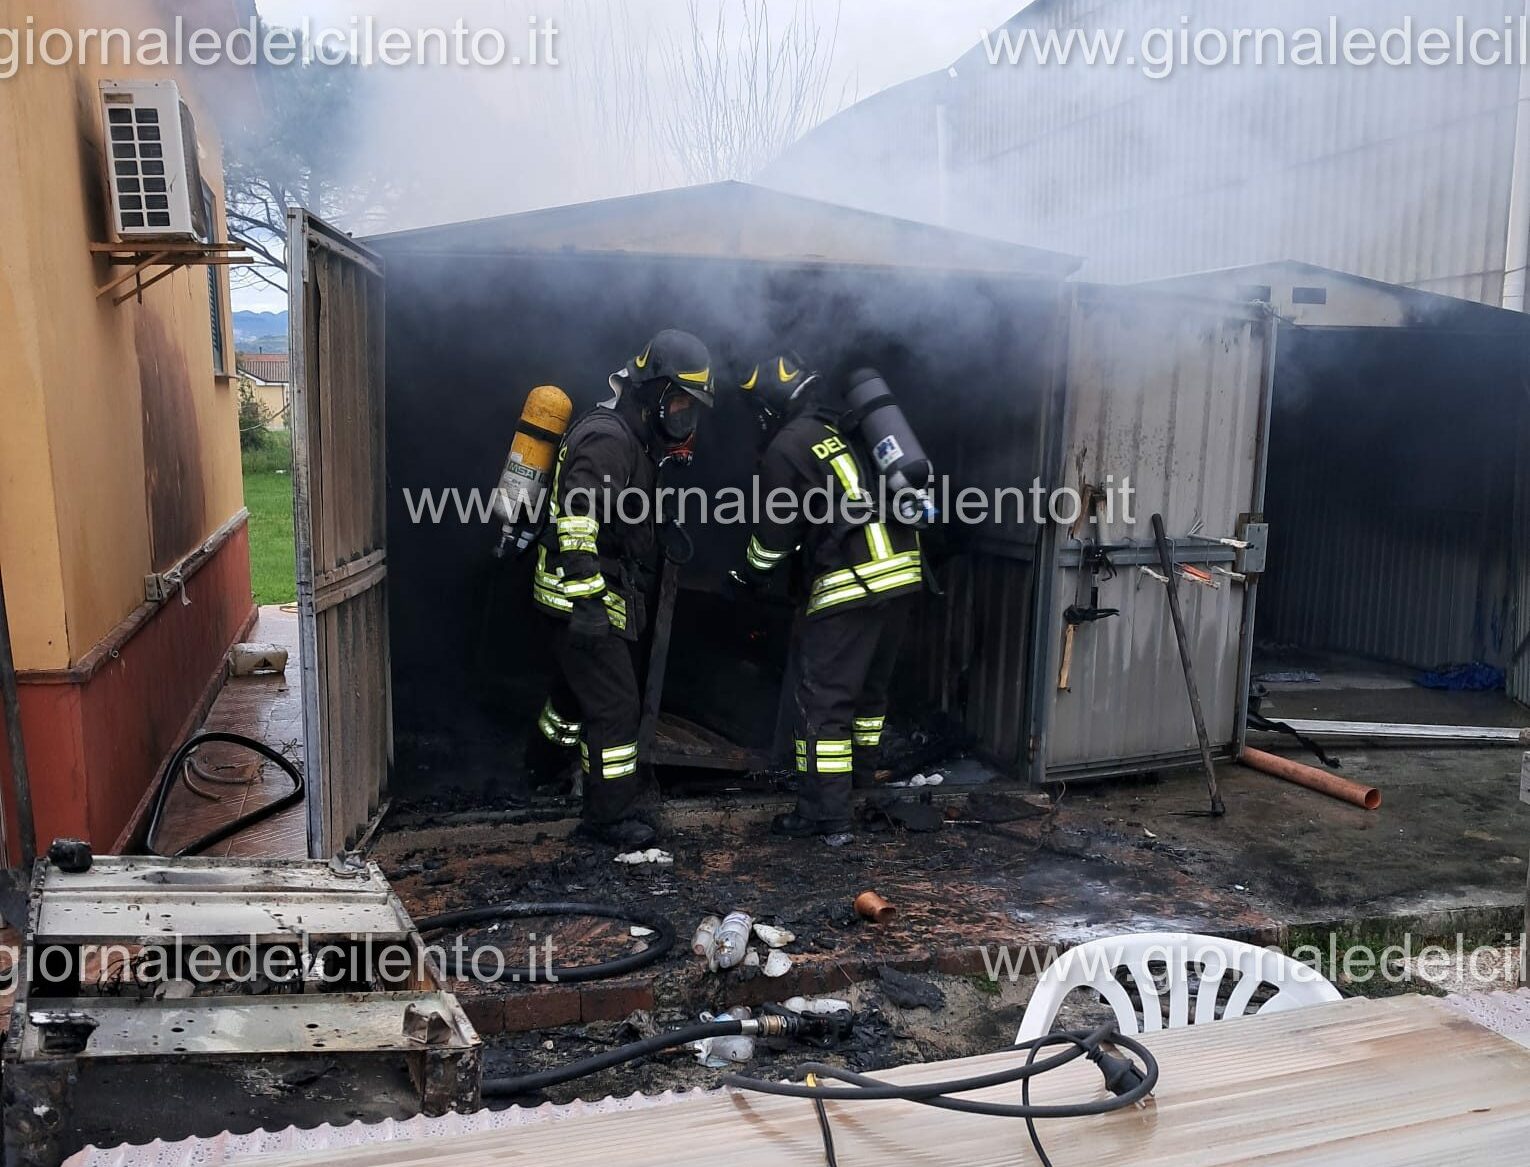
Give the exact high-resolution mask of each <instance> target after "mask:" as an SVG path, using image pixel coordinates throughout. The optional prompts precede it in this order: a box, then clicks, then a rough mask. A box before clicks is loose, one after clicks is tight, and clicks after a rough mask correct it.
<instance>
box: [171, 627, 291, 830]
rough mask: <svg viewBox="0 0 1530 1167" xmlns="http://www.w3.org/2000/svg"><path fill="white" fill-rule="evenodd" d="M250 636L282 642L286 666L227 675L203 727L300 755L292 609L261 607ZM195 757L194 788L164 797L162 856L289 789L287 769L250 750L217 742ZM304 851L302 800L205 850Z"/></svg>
mask: <svg viewBox="0 0 1530 1167" xmlns="http://www.w3.org/2000/svg"><path fill="white" fill-rule="evenodd" d="M249 639H250V640H251V641H252V642H256V643H264V644H279V645H282V646H283V647H285V648H286V649H287V650H288V659H287V670H286V672H285V673H282V674H275V675H264V676H253V677H231V678H230V679H229V680H228V681H227V682H226V683H225V684H224V686H223V691H222V692H221V693H219V694H218V698H217V700H216V701H214V702H213V707H212V709H211V711H210V712H209V713H208V715H207V720H206V721H205V722H204V723H203V725H202V728H203V729H204V730H231V731H233V732H235V733H242V734H244V735H245V736H247V737H253V738H255V739H256V740H258V741H262V742H265V743H266V744H267V745H270V746H271V747H273V748H274V749H277V750H279V751H281V752H282V753H284V754H286V756H287V757H289V758H291V759H294V760H297V759H300V758H301V757H302V744H303V699H302V684H301V672H300V670H299V668H298V625H297V614H296V612H289V611H284V610H283V609H281V608H279V607H275V606H267V607H263V608H261V610H260V619H259V621H258V622H257V623H256V625H255V628H254V630H253V631H252V632H251V633H250V637H249ZM195 760H196V765H197V767H198V768H199V770H200V771H201V772H202V774H203V777H201V778H199V779H195V782H196V789H195V790H194V789H193V788H192V787H191V786H188V784H187V783H186V782H185V781H184V780H180V781H177V782H176V784H175V786H174V787H173V788H172V789H171V791H170V793H169V795H168V796H167V802H166V804H165V814H164V822H163V826H162V827H161V828H160V833H159V837H158V838H157V839H156V840H155V846H156V849H157V850H158V851H159V852H160V853H161V854H169V853H171V852H173V851H174V850H175V849H176V848H177V847H180V846H183V845H184V844H185V843H187V842H189V841H190V840H192V839H195V838H198V837H200V836H202V835H205V834H206V833H207V832H209V831H211V830H214V829H216V828H217V827H220V826H222V825H223V824H225V823H227V822H230V821H232V820H233V819H235V818H238V817H240V816H242V815H246V814H248V813H250V812H251V811H253V810H256V809H258V808H259V807H261V806H264V805H267V804H269V803H271V802H273V801H275V800H276V799H278V798H281V797H282V796H283V795H284V794H286V793H287V791H289V790H290V789H291V780H290V779H289V778H288V777H287V776H286V775H284V774H283V773H282V772H281V771H280V770H278V769H277V768H276V767H275V766H272V765H261V766H257V764H256V763H257V761H258V759H256V758H255V756H254V755H252V754H251V753H249V751H247V750H241V749H239V748H237V747H232V746H223V745H220V744H217V743H214V744H211V745H208V746H204V747H203V748H202V749H200V750H198V751H197V754H196V759H195ZM197 791H200V792H201V793H197ZM307 853H308V843H307V829H306V819H305V810H304V807H303V806H302V805H301V804H299V805H297V806H294V807H290V808H289V809H287V810H285V811H282V812H281V813H280V814H278V815H277V816H275V817H274V818H271V819H267V820H266V821H265V822H261V823H256V824H255V825H253V826H252V827H250V828H249V829H248V830H245V831H241V832H240V833H239V834H237V835H235V836H233V837H232V838H230V839H227V840H225V841H224V842H222V843H217V844H214V845H213V846H212V847H211V848H209V849H208V850H207V851H206V852H204V854H207V855H210V856H234V857H239V858H292V859H300V858H303V857H305V856H306V855H307Z"/></svg>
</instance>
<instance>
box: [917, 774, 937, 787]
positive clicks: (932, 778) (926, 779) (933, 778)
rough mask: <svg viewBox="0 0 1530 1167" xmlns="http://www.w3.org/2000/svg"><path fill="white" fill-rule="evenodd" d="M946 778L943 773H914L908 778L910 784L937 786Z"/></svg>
mask: <svg viewBox="0 0 1530 1167" xmlns="http://www.w3.org/2000/svg"><path fill="white" fill-rule="evenodd" d="M945 780H946V776H945V775H944V774H915V775H914V776H913V777H912V778H910V779H909V780H908V784H909V785H910V786H939V785H940V784H941V783H942V782H944V781H945Z"/></svg>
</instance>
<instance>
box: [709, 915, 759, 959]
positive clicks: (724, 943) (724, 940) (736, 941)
mask: <svg viewBox="0 0 1530 1167" xmlns="http://www.w3.org/2000/svg"><path fill="white" fill-rule="evenodd" d="M753 923H754V920H753V919H752V918H751V917H750V915H749V913H748V912H729V913H728V915H727V918H726V919H724V920H723V922H722V924H721V926H720V927H719V928H718V929H717V937H716V941H715V944H714V953H713V957H712V961H713V964H714V965H715V967H717V968H736V967H737V966H738V965H740V964H742V963H743V961H744V957H745V955H747V949H748V947H749V931H750V927H751V925H753Z"/></svg>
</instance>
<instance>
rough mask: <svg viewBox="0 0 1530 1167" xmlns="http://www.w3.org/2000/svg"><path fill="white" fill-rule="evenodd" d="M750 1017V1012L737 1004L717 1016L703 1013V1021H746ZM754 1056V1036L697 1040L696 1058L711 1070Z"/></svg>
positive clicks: (744, 1060)
mask: <svg viewBox="0 0 1530 1167" xmlns="http://www.w3.org/2000/svg"><path fill="white" fill-rule="evenodd" d="M749 1017H750V1012H749V1010H748V1009H747V1008H745V1007H744V1006H743V1005H738V1006H735V1007H734V1008H732V1009H730V1010H728V1012H726V1013H719V1014H717V1015H716V1016H715V1017H714V1016H713V1015H712V1014H710V1013H703V1014H702V1015H701V1019H702V1020H703V1021H745V1020H747V1019H748V1018H749ZM752 1057H754V1038H752V1037H744V1036H742V1035H738V1036H735V1037H705V1038H702V1039H701V1040H700V1041H698V1042H696V1060H697V1061H698V1062H700V1063H701V1064H702V1065H703V1066H706V1067H707V1068H708V1069H711V1070H719V1069H722V1068H723V1067H724V1066H731V1065H737V1064H739V1063H740V1062H747V1061H748V1060H749V1059H750V1058H752Z"/></svg>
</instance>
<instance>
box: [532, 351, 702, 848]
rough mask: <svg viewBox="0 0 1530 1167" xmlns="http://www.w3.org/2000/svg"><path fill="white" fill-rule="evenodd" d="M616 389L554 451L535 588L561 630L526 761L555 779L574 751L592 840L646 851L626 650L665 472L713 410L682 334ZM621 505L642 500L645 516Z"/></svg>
mask: <svg viewBox="0 0 1530 1167" xmlns="http://www.w3.org/2000/svg"><path fill="white" fill-rule="evenodd" d="M611 388H612V390H613V391H614V392H615V394H616V396H615V398H614V399H613V400H611V401H608V402H606V403H605V404H603V405H601V406H598V407H596V408H595V409H592V410H591V411H590V412H589V413H587V414H585V415H584V416H583V417H582V418H580V419H579V420H578V421H576V422H575V423H574V424H573V426H571V427H570V428H569V431H568V433H567V434H566V435H565V437H564V439H563V444H562V447H561V448H560V449H559V451H558V461H557V468H556V470H555V471H554V477H553V486H552V491H551V493H550V497H549V508H548V525H547V529H546V531H544V532H543V535H542V537H541V540H540V541H539V543H538V546H537V551H536V564H535V567H534V569H533V585H532V598H533V599H534V601H535V602H536V604H537V606H538V607H539V608H541V609H542V610H543V611H544V612H546V613H547V614H548V615H550V616H551V617H553V618H554V620H556V621H557V625H556V627H555V629H554V633H553V664H554V676H553V683H552V687H551V691H550V694H549V696H548V699H547V703H546V704H545V705H544V706H543V707H542V713H541V716H540V717H539V718H538V721H537V729H538V731H539V732H538V733H537V734H535V735H533V737H532V744H531V747H530V748H529V749H528V762H529V763H530V764H531V767H532V770H533V774H534V775H536V776H539V777H541V778H543V779H545V778H547V777H550V776H554V775H560V774H562V773H566V772H567V770H568V768H569V766H570V763H571V761H572V751H573V748H574V747H575V746H577V747H578V750H579V761H580V764H581V767H582V769H583V771H584V811H583V814H584V822H585V825H586V828H587V829H588V830H589V831H590V833H593V834H594V835H595V836H596V837H597V838H600V839H602V840H604V841H608V842H612V843H616V844H618V845H622V846H630V847H641V846H646V845H647V844H648V843H649V842H651V841H652V840H653V837H654V830H653V824H652V823H649V822H645V821H643V815H642V811H641V810H640V808H639V802H640V799H641V798H642V796H643V795H644V794H645V793H646V791H647V788H648V786H649V782H650V778H649V775H648V772H647V768H646V766H643V765H640V759H639V757H638V740H637V739H638V722H639V720H640V717H641V697H640V692H639V688H638V675H639V669H638V667H637V664H636V662H635V661H634V649H635V645H636V643H637V641H638V638H639V637H640V636H641V635H642V632H643V626H644V622H645V619H644V617H645V609H646V601H645V592H646V590H647V586H648V584H649V583H650V582H651V580H652V579H653V577H654V571H655V567H656V565H657V556H658V551H657V540H656V538H655V523H656V518H657V516H656V510H657V489H658V479H659V469H660V467H661V466H662V465H663V464H664V463H665V462H667V461H677V462H680V463H688V462H689V461H690V459H691V455H692V453H693V451H694V445H695V438H696V427H697V422H698V421H699V420H700V411H701V408H702V407H704V406H710V405H711V404H712V403H713V399H714V390H713V385H712V373H711V358H710V356H709V355H708V353H707V348H706V346H705V345H704V344H702V342H701V341H700V340H698V339H697V338H696V337H694V336H692V335H691V334H690V333H688V332H680V331H677V330H673V329H670V330H666V331H664V332H661V333H659V334H658V335H657V336H655V337H654V338H653V340H652V341H650V342H649V344H648V346H647V347H646V348H645V349H644V350H643V352H642V353H641V354H640V355H638V356H636V357H633V358H632V360H631V361H629V362H628V363H627V365H626V367H625V368H624V369H622V370H621V371H619V372H617V373H614V374H612V376H611ZM623 492H640V493H641V494H642V495H644V496H646V499H647V503H646V507H645V506H643V505H641V503H640V501H639V500H635V499H633V498H631V497H630V496H629V497H626V498H625V499H623V498H622V495H623ZM633 515H636V516H639V517H638V518H636V519H630V518H628V517H627V516H633Z"/></svg>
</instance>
